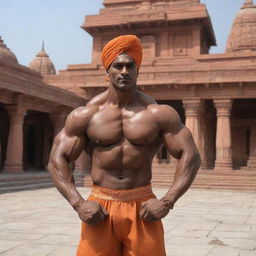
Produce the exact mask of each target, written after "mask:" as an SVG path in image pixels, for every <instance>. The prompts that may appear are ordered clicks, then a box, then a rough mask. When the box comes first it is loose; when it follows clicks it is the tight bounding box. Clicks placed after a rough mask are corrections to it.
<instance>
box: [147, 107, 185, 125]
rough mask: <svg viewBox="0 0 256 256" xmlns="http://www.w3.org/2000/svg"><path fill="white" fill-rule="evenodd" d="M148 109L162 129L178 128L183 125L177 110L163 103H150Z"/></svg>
mask: <svg viewBox="0 0 256 256" xmlns="http://www.w3.org/2000/svg"><path fill="white" fill-rule="evenodd" d="M148 109H149V110H150V111H151V113H152V114H153V115H154V117H155V119H156V120H157V122H158V124H159V126H160V127H161V129H163V130H166V129H167V130H179V129H181V128H182V127H183V125H182V122H181V119H180V116H179V114H178V113H177V111H176V110H175V109H174V108H173V107H171V106H169V105H165V104H151V105H149V106H148Z"/></svg>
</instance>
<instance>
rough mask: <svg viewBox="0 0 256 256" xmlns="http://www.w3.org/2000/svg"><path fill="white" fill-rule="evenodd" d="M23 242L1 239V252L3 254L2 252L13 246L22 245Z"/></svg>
mask: <svg viewBox="0 0 256 256" xmlns="http://www.w3.org/2000/svg"><path fill="white" fill-rule="evenodd" d="M21 244H22V242H21V241H15V240H13V241H10V240H9V241H8V240H3V239H1V245H0V254H1V255H2V253H4V252H6V251H8V250H10V249H12V248H15V247H17V246H19V245H21Z"/></svg>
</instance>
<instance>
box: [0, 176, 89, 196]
mask: <svg viewBox="0 0 256 256" xmlns="http://www.w3.org/2000/svg"><path fill="white" fill-rule="evenodd" d="M74 177H75V182H76V185H77V186H82V185H83V182H84V174H81V173H79V172H75V173H74ZM50 187H54V184H53V182H52V179H51V177H50V175H49V173H48V172H47V171H33V172H24V173H20V174H9V173H0V194H2V193H8V192H16V191H22V190H34V189H41V188H50Z"/></svg>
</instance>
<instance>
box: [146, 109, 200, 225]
mask: <svg viewBox="0 0 256 256" xmlns="http://www.w3.org/2000/svg"><path fill="white" fill-rule="evenodd" d="M154 113H155V114H156V116H157V120H158V123H159V126H160V130H161V132H160V136H161V140H162V142H163V143H164V145H165V146H166V148H167V150H168V152H169V153H170V154H171V155H172V156H173V157H175V158H176V159H177V160H178V161H177V166H176V171H175V176H174V181H173V184H172V185H171V187H170V189H169V190H168V192H167V193H166V195H165V196H164V198H162V199H161V200H160V201H161V202H159V201H158V202H157V201H154V200H151V201H149V202H146V203H145V205H143V209H145V208H146V209H145V210H144V211H143V210H142V213H141V217H142V218H144V219H146V220H149V221H150V220H151V221H152V220H158V219H161V218H163V217H165V216H166V215H167V214H168V212H169V210H170V209H172V207H173V205H174V204H175V202H176V201H177V200H178V199H179V198H180V197H181V196H182V195H183V194H184V193H185V192H186V191H187V190H188V188H189V187H190V186H191V184H192V182H193V180H194V178H195V176H196V173H197V171H198V169H199V167H200V156H199V153H198V150H197V148H196V145H195V143H194V140H193V137H192V135H191V132H190V131H189V129H187V128H186V127H184V126H183V124H182V123H181V120H180V117H179V115H178V114H177V112H176V111H175V110H174V109H172V108H171V107H169V106H167V105H158V106H157V108H156V110H155V112H154Z"/></svg>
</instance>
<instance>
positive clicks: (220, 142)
mask: <svg viewBox="0 0 256 256" xmlns="http://www.w3.org/2000/svg"><path fill="white" fill-rule="evenodd" d="M214 105H215V108H216V112H217V131H216V160H215V170H216V169H219V170H223V169H232V156H231V149H232V148H231V124H230V114H231V108H232V100H231V99H216V100H214Z"/></svg>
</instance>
